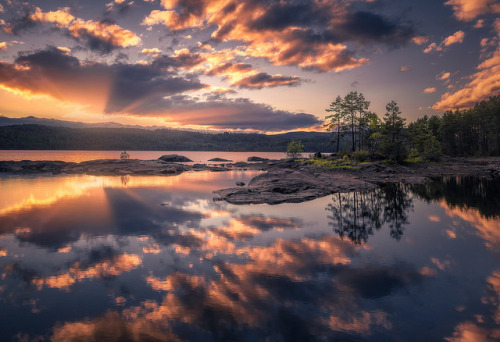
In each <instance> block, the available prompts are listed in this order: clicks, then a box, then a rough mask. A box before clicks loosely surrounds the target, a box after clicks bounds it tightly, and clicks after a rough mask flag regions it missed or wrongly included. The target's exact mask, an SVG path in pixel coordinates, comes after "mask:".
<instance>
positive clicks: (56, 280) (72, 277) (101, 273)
mask: <svg viewBox="0 0 500 342" xmlns="http://www.w3.org/2000/svg"><path fill="white" fill-rule="evenodd" d="M141 262H142V260H141V258H140V257H139V256H138V255H136V254H127V253H125V254H122V255H118V256H116V257H114V258H111V259H108V260H104V261H102V262H99V263H97V264H95V265H93V266H90V267H87V268H82V267H81V264H80V263H79V262H76V263H75V264H73V266H71V267H70V269H69V271H68V272H66V273H62V274H59V275H56V276H50V277H46V278H35V279H33V281H32V282H33V284H35V285H36V286H37V287H38V288H39V289H41V288H42V287H43V286H48V287H51V288H58V289H66V288H68V287H70V286H71V285H73V284H74V283H76V282H77V281H80V280H83V279H95V278H103V277H110V276H118V275H120V274H121V273H123V272H128V271H130V270H133V269H134V268H137V266H139V265H140V264H141Z"/></svg>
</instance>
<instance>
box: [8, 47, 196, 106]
mask: <svg viewBox="0 0 500 342" xmlns="http://www.w3.org/2000/svg"><path fill="white" fill-rule="evenodd" d="M173 60H174V61H176V60H175V58H173ZM178 63H180V62H178ZM178 65H179V64H178ZM0 71H1V72H0V85H1V86H2V87H3V88H5V89H10V90H12V91H18V92H22V93H25V94H31V95H33V94H35V95H40V94H41V95H48V96H51V97H53V98H56V99H59V100H61V101H63V102H65V101H70V102H76V103H81V104H84V105H91V106H93V107H94V108H96V107H97V109H99V110H102V111H103V112H104V113H117V112H126V111H127V110H128V109H129V107H132V108H133V107H134V105H135V104H136V103H140V102H143V101H147V100H148V99H150V98H155V97H162V96H167V95H173V94H177V93H181V92H184V91H187V90H197V89H201V88H204V87H205V85H203V84H201V83H200V82H199V81H198V80H197V79H195V78H187V77H180V76H177V75H175V74H173V73H166V72H164V71H162V70H161V68H159V67H157V66H156V65H152V66H145V65H138V64H136V65H134V64H121V63H116V64H111V65H108V64H101V63H84V64H82V63H80V61H79V60H78V59H77V58H75V57H73V56H69V55H68V54H67V53H66V52H64V51H61V50H59V49H57V48H55V47H49V48H47V49H45V50H41V51H37V52H34V53H30V54H24V55H20V56H19V57H18V58H17V59H16V62H15V63H12V64H10V63H6V62H2V63H1V64H0Z"/></svg>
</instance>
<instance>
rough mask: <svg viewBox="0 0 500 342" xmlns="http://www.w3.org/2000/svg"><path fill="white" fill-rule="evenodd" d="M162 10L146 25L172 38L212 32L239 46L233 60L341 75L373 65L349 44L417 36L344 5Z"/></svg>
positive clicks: (170, 5) (202, 4)
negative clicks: (163, 28) (193, 30)
mask: <svg viewBox="0 0 500 342" xmlns="http://www.w3.org/2000/svg"><path fill="white" fill-rule="evenodd" d="M162 6H163V7H164V10H154V11H152V12H151V13H150V14H149V15H147V16H146V17H145V18H144V20H143V25H148V26H151V25H158V24H161V25H165V26H166V27H168V28H169V29H170V30H171V31H173V32H175V31H179V30H184V29H187V28H196V29H209V30H212V35H211V38H212V40H213V41H217V42H239V43H240V46H239V48H238V49H235V51H234V55H238V56H241V57H256V58H264V59H266V60H267V61H269V62H270V63H272V64H274V65H291V66H298V67H300V68H303V69H312V70H317V71H332V70H334V71H342V70H346V69H352V68H356V67H359V66H361V65H363V64H366V63H367V62H368V59H367V58H358V57H356V55H355V53H354V52H353V51H351V50H349V49H347V46H346V45H345V44H344V43H346V42H349V41H350V42H355V43H357V44H358V45H362V46H365V45H371V44H385V45H388V46H391V47H398V46H401V45H403V44H405V43H406V42H408V41H409V40H411V39H412V38H413V36H414V32H413V28H412V27H411V26H408V25H402V24H400V23H398V22H395V21H391V20H389V19H388V18H386V17H383V16H381V15H378V14H374V13H371V12H366V11H352V10H351V7H350V6H348V5H346V4H345V3H344V2H343V1H328V2H327V1H308V2H299V1H297V2H295V1H294V2H284V1H280V2H278V1H275V2H271V3H267V2H265V3H264V2H259V1H252V0H247V1H240V2H237V3H234V2H232V1H229V0H223V1H219V0H217V1H216V0H199V1H185V0H172V1H162ZM241 43H243V45H241ZM226 62H229V60H226Z"/></svg>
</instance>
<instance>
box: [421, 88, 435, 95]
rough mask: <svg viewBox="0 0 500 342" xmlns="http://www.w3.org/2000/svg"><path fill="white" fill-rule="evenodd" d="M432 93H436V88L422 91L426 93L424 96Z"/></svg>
mask: <svg viewBox="0 0 500 342" xmlns="http://www.w3.org/2000/svg"><path fill="white" fill-rule="evenodd" d="M434 92H436V88H425V89H424V93H426V94H432V93H434Z"/></svg>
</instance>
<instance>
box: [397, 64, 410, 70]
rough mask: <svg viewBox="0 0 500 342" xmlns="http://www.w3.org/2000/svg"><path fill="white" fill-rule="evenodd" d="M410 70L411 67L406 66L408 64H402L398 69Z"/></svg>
mask: <svg viewBox="0 0 500 342" xmlns="http://www.w3.org/2000/svg"><path fill="white" fill-rule="evenodd" d="M410 70H411V67H410V66H408V65H403V66H402V67H401V68H400V69H399V71H410Z"/></svg>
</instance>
